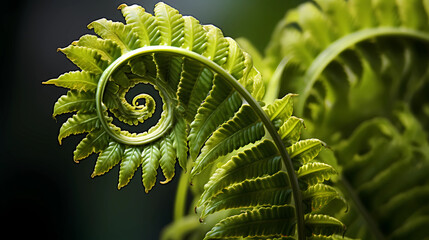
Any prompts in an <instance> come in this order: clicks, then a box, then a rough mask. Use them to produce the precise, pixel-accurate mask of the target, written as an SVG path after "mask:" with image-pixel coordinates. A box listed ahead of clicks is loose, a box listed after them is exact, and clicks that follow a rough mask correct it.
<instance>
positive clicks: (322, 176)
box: [297, 162, 337, 185]
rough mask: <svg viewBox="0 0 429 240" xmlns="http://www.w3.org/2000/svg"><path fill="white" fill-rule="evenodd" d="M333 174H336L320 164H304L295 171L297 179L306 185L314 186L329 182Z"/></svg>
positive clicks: (333, 170) (326, 165) (329, 167)
mask: <svg viewBox="0 0 429 240" xmlns="http://www.w3.org/2000/svg"><path fill="white" fill-rule="evenodd" d="M333 174H337V172H336V171H335V169H334V168H333V167H331V166H330V165H328V164H325V163H320V162H310V163H307V164H304V165H303V166H302V167H300V168H299V169H298V171H297V177H298V179H299V180H300V181H302V182H305V183H306V184H308V185H315V184H317V183H322V182H324V181H325V180H329V179H330V177H331V175H333Z"/></svg>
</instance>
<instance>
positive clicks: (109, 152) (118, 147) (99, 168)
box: [91, 142, 125, 177]
mask: <svg viewBox="0 0 429 240" xmlns="http://www.w3.org/2000/svg"><path fill="white" fill-rule="evenodd" d="M124 148H125V147H124V146H123V145H122V144H120V143H116V142H109V146H107V148H106V149H104V150H103V151H102V152H101V153H100V155H99V156H98V158H97V162H96V163H95V167H94V171H93V173H92V175H91V177H95V176H99V175H103V174H104V173H106V172H108V171H109V170H110V169H112V168H113V167H114V166H116V165H117V164H118V163H119V162H120V161H121V159H122V156H123V154H124Z"/></svg>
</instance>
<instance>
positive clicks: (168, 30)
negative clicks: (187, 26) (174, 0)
mask: <svg viewBox="0 0 429 240" xmlns="http://www.w3.org/2000/svg"><path fill="white" fill-rule="evenodd" d="M154 13H155V18H156V21H157V23H158V29H159V32H160V34H161V43H160V45H167V46H175V47H180V46H182V44H183V42H184V39H183V36H184V33H183V28H184V20H183V18H182V15H181V14H180V13H179V11H177V10H176V9H174V8H172V7H170V6H168V5H166V4H164V3H158V4H156V5H155V9H154Z"/></svg>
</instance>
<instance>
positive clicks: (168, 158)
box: [159, 135, 176, 184]
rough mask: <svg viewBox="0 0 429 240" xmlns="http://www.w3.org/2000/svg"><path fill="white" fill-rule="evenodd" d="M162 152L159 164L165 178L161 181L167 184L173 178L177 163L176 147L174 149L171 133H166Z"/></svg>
mask: <svg viewBox="0 0 429 240" xmlns="http://www.w3.org/2000/svg"><path fill="white" fill-rule="evenodd" d="M160 153H161V158H160V159H159V165H160V166H161V169H162V172H163V174H164V176H165V180H164V181H162V182H161V183H162V184H165V183H168V182H169V181H171V179H173V176H174V166H175V165H176V149H174V146H173V139H172V138H171V137H170V135H166V136H165V137H164V139H163V141H161V144H160Z"/></svg>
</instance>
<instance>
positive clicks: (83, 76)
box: [43, 71, 98, 91]
mask: <svg viewBox="0 0 429 240" xmlns="http://www.w3.org/2000/svg"><path fill="white" fill-rule="evenodd" d="M97 82H98V78H97V76H95V75H94V74H91V73H89V72H85V71H75V72H68V73H64V74H63V75H61V76H59V77H58V78H57V79H51V80H49V81H46V82H43V84H54V85H56V86H58V87H63V88H70V89H75V90H78V91H95V89H97Z"/></svg>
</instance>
